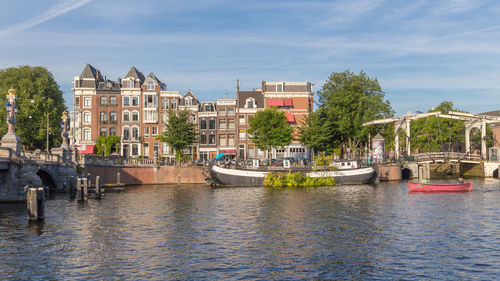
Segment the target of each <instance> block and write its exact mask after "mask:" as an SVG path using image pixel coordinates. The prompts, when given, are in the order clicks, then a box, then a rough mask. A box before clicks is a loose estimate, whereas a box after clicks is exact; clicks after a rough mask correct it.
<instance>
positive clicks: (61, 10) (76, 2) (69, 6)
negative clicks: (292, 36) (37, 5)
mask: <svg viewBox="0 0 500 281" xmlns="http://www.w3.org/2000/svg"><path fill="white" fill-rule="evenodd" d="M90 1H92V0H73V1H69V2H64V3H61V4H59V5H56V6H54V7H52V8H50V9H49V10H47V11H45V12H43V13H42V14H41V15H39V16H36V17H34V18H32V19H30V20H27V21H25V22H21V23H18V24H14V25H11V26H9V27H7V28H5V29H3V30H0V37H4V36H6V35H9V34H14V33H17V32H20V31H23V30H26V29H28V28H31V27H33V26H36V25H39V24H41V23H43V22H46V21H48V20H51V19H53V18H55V17H57V16H60V15H62V14H65V13H67V12H69V11H72V10H74V9H76V8H79V7H81V6H83V5H85V4H87V3H89V2H90Z"/></svg>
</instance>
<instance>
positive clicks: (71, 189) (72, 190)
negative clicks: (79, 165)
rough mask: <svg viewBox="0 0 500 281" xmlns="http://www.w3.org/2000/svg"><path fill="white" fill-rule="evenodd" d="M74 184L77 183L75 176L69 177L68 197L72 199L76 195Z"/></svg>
mask: <svg viewBox="0 0 500 281" xmlns="http://www.w3.org/2000/svg"><path fill="white" fill-rule="evenodd" d="M76 185H77V178H76V177H71V178H70V180H69V198H71V199H73V198H75V196H76Z"/></svg>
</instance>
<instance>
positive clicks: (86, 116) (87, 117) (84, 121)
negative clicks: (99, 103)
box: [83, 111, 91, 124]
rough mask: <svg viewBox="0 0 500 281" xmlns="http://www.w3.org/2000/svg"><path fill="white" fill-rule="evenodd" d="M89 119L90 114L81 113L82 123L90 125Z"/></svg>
mask: <svg viewBox="0 0 500 281" xmlns="http://www.w3.org/2000/svg"><path fill="white" fill-rule="evenodd" d="M90 122H91V119H90V112H88V111H85V112H84V113H83V123H86V124H90Z"/></svg>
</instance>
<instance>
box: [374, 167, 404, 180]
mask: <svg viewBox="0 0 500 281" xmlns="http://www.w3.org/2000/svg"><path fill="white" fill-rule="evenodd" d="M401 178H402V175H401V167H400V166H399V165H379V166H378V179H379V180H380V181H399V180H401Z"/></svg>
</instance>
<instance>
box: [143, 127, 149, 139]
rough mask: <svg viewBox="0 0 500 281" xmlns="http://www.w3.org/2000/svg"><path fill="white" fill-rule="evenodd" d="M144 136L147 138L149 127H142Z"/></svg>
mask: <svg viewBox="0 0 500 281" xmlns="http://www.w3.org/2000/svg"><path fill="white" fill-rule="evenodd" d="M144 136H145V137H149V127H144Z"/></svg>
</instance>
